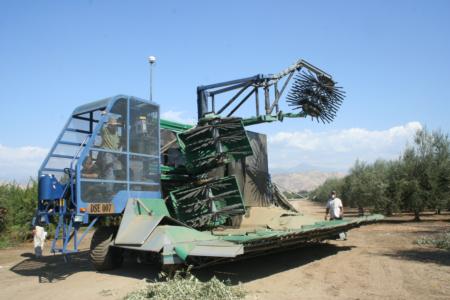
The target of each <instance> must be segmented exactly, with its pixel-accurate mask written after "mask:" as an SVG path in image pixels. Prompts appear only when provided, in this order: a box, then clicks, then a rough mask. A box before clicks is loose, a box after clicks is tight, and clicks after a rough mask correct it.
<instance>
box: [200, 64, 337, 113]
mask: <svg viewBox="0 0 450 300" xmlns="http://www.w3.org/2000/svg"><path fill="white" fill-rule="evenodd" d="M302 68H305V69H307V70H309V71H310V72H312V73H315V74H316V75H317V76H324V77H327V78H328V79H330V80H332V77H331V75H329V74H327V73H326V72H324V71H323V70H321V69H319V68H317V67H315V66H313V65H312V64H310V63H308V62H307V61H305V60H303V59H301V60H298V61H297V62H296V63H294V64H293V65H291V66H290V67H288V68H286V69H284V70H283V71H281V72H279V73H277V74H269V75H263V74H258V75H255V76H252V77H247V78H241V79H236V80H231V81H226V82H220V83H215V84H210V85H205V86H198V87H197V109H198V118H199V119H201V118H203V117H204V116H205V115H207V114H210V113H212V114H216V115H220V114H222V113H223V112H224V111H225V110H226V109H227V108H229V112H228V114H227V117H230V116H232V115H233V114H234V113H235V112H236V111H237V110H238V109H239V108H240V107H241V106H242V105H243V104H244V103H245V102H247V101H248V100H249V99H250V97H251V96H252V95H254V99H255V112H256V113H255V116H256V117H260V103H259V89H260V88H261V89H262V90H263V91H264V110H265V113H264V114H265V115H266V116H271V115H272V113H273V111H274V110H275V112H276V113H277V114H278V113H279V101H280V98H281V96H282V95H283V93H284V91H285V89H286V87H287V86H288V84H289V82H290V81H291V79H292V77H293V75H294V73H295V72H296V71H300V70H301V69H302ZM284 77H287V79H286V80H285V81H284V83H283V84H282V87H281V89H279V88H278V83H279V81H280V80H281V79H282V78H284ZM272 87H273V92H271V91H270V90H271V88H272ZM234 90H238V91H237V92H236V93H235V94H234V95H233V96H232V97H231V98H230V99H229V100H228V101H227V102H226V103H225V104H224V105H223V106H222V107H220V108H218V109H216V100H215V96H216V95H219V94H223V93H227V92H230V91H234ZM246 91H248V93H246V94H245V96H243V97H241V95H242V94H244V92H246ZM270 94H272V95H273V98H272V99H271V97H270ZM238 99H239V101H238ZM210 103H211V105H209V104H210ZM210 107H211V110H210ZM288 116H291V117H293V116H294V115H292V114H288ZM296 116H297V117H300V116H303V115H301V114H299V115H296Z"/></svg>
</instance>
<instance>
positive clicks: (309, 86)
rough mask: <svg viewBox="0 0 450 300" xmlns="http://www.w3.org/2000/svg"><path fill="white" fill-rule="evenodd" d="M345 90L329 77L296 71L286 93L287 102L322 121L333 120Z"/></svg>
mask: <svg viewBox="0 0 450 300" xmlns="http://www.w3.org/2000/svg"><path fill="white" fill-rule="evenodd" d="M344 95H345V92H344V91H342V88H341V87H337V86H336V82H334V81H333V80H332V79H331V78H330V77H328V76H325V75H316V74H315V73H311V72H307V73H306V72H302V73H298V74H297V75H296V77H295V82H294V83H293V84H292V88H291V90H290V92H289V94H288V95H287V97H286V98H287V102H288V104H289V105H290V106H293V107H294V109H301V110H302V111H303V112H304V113H305V114H307V115H309V116H311V117H312V118H316V119H317V120H320V121H322V122H323V123H325V122H327V123H329V122H331V121H333V119H334V117H335V116H336V112H337V111H338V109H339V107H340V105H341V103H342V101H343V100H344Z"/></svg>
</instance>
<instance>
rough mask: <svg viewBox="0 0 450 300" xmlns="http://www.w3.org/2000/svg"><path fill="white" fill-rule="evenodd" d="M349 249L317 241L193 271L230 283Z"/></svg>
mask: <svg viewBox="0 0 450 300" xmlns="http://www.w3.org/2000/svg"><path fill="white" fill-rule="evenodd" d="M352 248H354V246H337V245H333V244H319V245H314V246H308V247H303V248H297V249H292V250H287V251H282V252H277V253H273V254H268V255H264V256H258V257H253V258H249V259H245V260H239V261H234V262H230V263H224V264H220V265H214V266H210V267H205V268H202V269H199V270H195V271H193V273H194V275H195V276H196V277H197V278H198V279H199V280H202V281H207V280H209V279H211V278H212V277H213V276H215V277H217V278H218V279H221V280H226V281H229V282H230V283H231V284H238V283H239V282H241V283H245V282H249V281H252V280H256V279H260V278H264V277H267V276H271V275H274V274H276V273H281V272H285V271H287V270H290V269H294V268H297V267H300V266H303V265H307V264H309V263H313V262H314V261H316V260H320V259H323V258H326V257H328V256H332V255H335V254H337V253H339V252H342V251H350V250H351V249H352Z"/></svg>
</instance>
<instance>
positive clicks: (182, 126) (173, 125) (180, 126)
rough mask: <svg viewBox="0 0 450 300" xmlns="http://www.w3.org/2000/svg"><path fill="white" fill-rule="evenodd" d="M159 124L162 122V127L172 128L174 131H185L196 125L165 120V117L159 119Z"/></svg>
mask: <svg viewBox="0 0 450 300" xmlns="http://www.w3.org/2000/svg"><path fill="white" fill-rule="evenodd" d="M159 124H160V128H161V129H168V130H171V131H174V132H183V131H186V130H189V129H191V128H192V127H194V126H193V125H188V124H182V123H178V122H174V121H169V120H163V119H160V120H159Z"/></svg>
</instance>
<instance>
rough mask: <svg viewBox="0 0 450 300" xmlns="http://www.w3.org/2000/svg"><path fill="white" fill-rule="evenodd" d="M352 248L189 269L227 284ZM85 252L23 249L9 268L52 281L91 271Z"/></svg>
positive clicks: (150, 270) (128, 264) (146, 267)
mask: <svg viewBox="0 0 450 300" xmlns="http://www.w3.org/2000/svg"><path fill="white" fill-rule="evenodd" d="M352 248H353V247H350V246H336V245H332V244H321V245H314V246H308V247H303V248H297V249H292V250H287V251H282V252H278V253H273V254H269V255H264V256H258V257H253V258H248V259H244V260H239V261H234V262H228V263H223V264H220V265H214V266H209V267H205V268H202V269H197V270H193V271H192V273H193V274H194V275H195V276H196V277H197V278H198V279H199V280H202V281H207V280H209V279H211V278H212V277H213V276H216V277H217V278H219V279H221V280H227V281H229V282H230V283H231V284H238V283H239V282H242V283H244V282H248V281H252V280H255V279H259V278H264V277H267V276H270V275H273V274H276V273H280V272H284V271H287V270H290V269H293V268H297V267H300V266H303V265H306V264H309V263H312V262H314V261H316V260H320V259H322V258H325V257H328V256H332V255H335V254H337V253H338V252H341V251H349V250H351V249H352ZM88 256H89V251H82V252H80V253H75V254H72V255H70V259H68V260H67V261H65V260H64V257H63V256H62V255H51V256H44V257H41V258H35V257H34V255H33V254H31V253H24V254H22V257H26V259H24V260H23V261H21V262H19V263H17V264H16V265H14V266H12V267H11V268H10V270H11V271H12V272H14V273H16V274H18V275H21V276H32V277H37V278H38V280H39V283H55V282H58V281H62V280H65V279H67V278H68V277H70V276H71V275H74V274H76V273H80V272H95V270H94V268H93V267H92V266H91V264H90V262H89V257H88ZM159 271H160V269H159V268H158V267H157V266H155V265H150V264H138V263H136V262H135V261H134V260H131V259H126V260H125V262H124V264H123V266H122V267H121V268H119V269H116V270H112V271H108V272H104V274H109V275H114V276H123V277H131V278H136V279H145V280H146V281H147V282H155V281H159V280H160V278H159V276H158V274H159Z"/></svg>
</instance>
